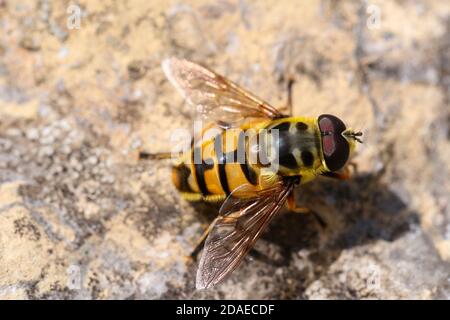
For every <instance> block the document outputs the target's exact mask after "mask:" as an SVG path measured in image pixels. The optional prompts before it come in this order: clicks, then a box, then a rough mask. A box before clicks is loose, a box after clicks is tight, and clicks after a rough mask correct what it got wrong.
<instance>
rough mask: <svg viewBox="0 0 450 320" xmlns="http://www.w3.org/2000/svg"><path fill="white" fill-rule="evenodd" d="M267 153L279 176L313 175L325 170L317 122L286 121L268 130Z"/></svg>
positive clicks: (291, 119)
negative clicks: (275, 165)
mask: <svg viewBox="0 0 450 320" xmlns="http://www.w3.org/2000/svg"><path fill="white" fill-rule="evenodd" d="M267 128H268V129H269V130H268V138H267V150H268V153H269V154H270V153H272V155H271V156H270V158H271V160H272V161H274V160H275V161H277V163H278V164H279V171H278V172H279V174H281V175H286V176H292V175H311V174H314V172H315V171H316V170H318V169H319V168H321V166H322V163H321V157H320V134H319V133H318V130H317V124H316V121H315V119H310V118H286V119H282V120H277V121H276V122H273V123H271V124H270V125H269V126H268V127H267Z"/></svg>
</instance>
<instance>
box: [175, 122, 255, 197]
mask: <svg viewBox="0 0 450 320" xmlns="http://www.w3.org/2000/svg"><path fill="white" fill-rule="evenodd" d="M248 141H249V136H248V135H246V134H245V132H244V131H242V130H241V129H229V130H226V131H224V132H223V133H221V134H218V135H217V136H215V137H214V138H212V139H210V140H207V141H204V142H203V143H202V144H201V145H199V146H197V147H194V148H192V149H191V150H190V151H189V152H187V153H186V154H184V155H183V156H182V157H181V158H180V161H179V163H178V164H176V165H175V166H173V168H172V179H173V182H174V184H175V186H176V188H177V189H178V190H179V191H180V192H181V193H182V194H183V196H185V197H186V198H187V199H188V200H192V201H195V200H206V201H220V200H223V199H224V198H225V197H226V196H227V195H229V194H230V193H231V191H233V190H234V189H235V188H237V187H239V186H240V185H243V184H250V185H252V186H254V187H255V188H258V172H259V169H258V168H257V167H256V166H255V165H252V164H251V163H250V161H249V160H250V159H249V157H248V146H249V143H248Z"/></svg>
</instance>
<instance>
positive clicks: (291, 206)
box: [287, 192, 327, 228]
mask: <svg viewBox="0 0 450 320" xmlns="http://www.w3.org/2000/svg"><path fill="white" fill-rule="evenodd" d="M287 205H288V209H289V211H291V212H294V213H303V214H304V213H311V214H312V215H313V217H314V218H315V219H316V220H317V222H318V223H319V225H320V226H321V227H322V228H325V227H326V226H327V224H326V222H325V221H324V220H323V219H322V217H321V216H320V215H319V214H318V213H317V212H315V211H312V210H311V209H309V208H306V207H297V203H296V202H295V194H294V192H291V193H290V194H289V195H288V198H287Z"/></svg>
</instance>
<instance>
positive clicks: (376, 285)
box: [0, 0, 450, 299]
mask: <svg viewBox="0 0 450 320" xmlns="http://www.w3.org/2000/svg"><path fill="white" fill-rule="evenodd" d="M168 56H177V57H181V58H188V59H191V60H194V61H197V62H201V63H203V64H205V65H208V66H210V67H211V68H212V69H214V70H216V71H218V72H220V73H221V74H223V75H225V76H227V77H228V78H230V79H232V80H233V81H235V82H238V83H239V84H241V85H242V86H244V87H246V88H248V89H249V90H251V91H252V92H254V93H256V94H257V95H259V96H261V97H263V98H264V99H266V100H267V101H269V102H271V103H272V104H273V105H275V106H279V105H282V104H283V103H284V101H285V98H286V90H285V87H286V79H288V78H289V77H293V78H294V79H295V80H296V83H295V85H294V97H293V98H294V105H295V107H294V114H295V115H303V116H311V117H315V116H318V115H320V114H322V113H331V114H335V115H337V116H338V117H340V118H342V119H344V121H345V122H346V123H347V125H348V126H351V127H353V128H354V129H357V130H362V131H363V132H364V144H363V145H359V146H358V147H360V148H359V149H358V151H357V153H356V155H355V157H354V159H353V160H354V162H355V163H356V164H357V165H358V172H357V173H356V174H355V175H354V176H353V178H352V179H351V180H349V181H344V182H342V181H331V180H327V179H318V180H317V181H314V182H312V183H310V184H309V185H305V187H302V188H300V189H299V190H297V198H298V199H297V201H298V203H299V204H300V205H305V206H308V207H310V208H311V209H313V210H315V211H317V212H319V213H320V214H321V216H322V217H323V218H324V219H325V220H326V222H327V226H326V227H325V228H323V227H321V226H320V225H318V224H317V222H316V221H315V220H314V218H313V217H311V216H307V215H305V216H301V215H290V214H289V213H287V212H285V213H284V214H281V215H279V217H277V218H276V219H275V221H274V222H273V223H272V224H271V225H270V227H269V229H268V230H267V232H266V233H265V234H264V235H263V236H262V238H261V239H260V240H259V241H258V243H257V245H256V248H255V250H254V251H252V253H251V254H250V255H249V256H248V257H247V258H246V259H245V260H244V262H243V263H242V265H241V267H240V268H239V269H238V270H236V271H235V272H234V273H233V274H232V276H231V277H230V278H229V279H228V280H227V281H225V282H224V283H223V284H222V285H220V286H218V287H217V288H214V289H212V290H208V291H202V292H198V291H195V289H194V285H195V272H196V265H195V263H194V264H186V261H185V260H184V258H183V257H184V256H185V255H187V254H188V253H189V252H190V251H191V250H192V248H193V246H194V244H195V241H196V240H197V239H198V237H199V236H200V234H201V232H202V231H203V229H204V228H205V227H206V226H207V225H208V223H209V222H210V221H211V220H212V219H213V217H214V216H215V214H216V212H217V208H216V207H214V206H210V205H201V204H200V205H195V206H193V205H191V204H189V203H187V202H185V201H184V200H182V199H181V198H180V196H179V195H178V194H177V192H176V191H175V189H174V187H173V186H172V183H171V179H170V177H171V176H170V169H169V167H170V163H168V162H160V163H157V162H153V161H143V162H142V161H138V160H137V153H138V151H139V150H145V151H150V152H157V151H166V150H168V148H169V147H170V141H171V140H170V137H171V133H172V132H173V131H174V130H175V129H177V128H186V129H189V128H190V127H191V112H190V110H189V107H188V106H187V105H185V103H184V102H183V101H182V99H181V98H180V97H179V96H178V94H177V93H176V91H175V89H174V88H173V87H172V86H171V85H170V84H169V83H168V81H167V80H166V79H165V77H164V75H163V72H162V70H161V67H160V62H161V60H162V59H163V58H165V57H168ZM449 101H450V2H448V1H414V0H410V1H408V0H397V1H387V0H386V1H375V0H374V1H337V0H335V1H325V0H322V1H310V0H308V1H287V0H286V1H284V0H282V1H280V0H276V1H275V0H268V1H249V0H221V1H191V2H183V1H162V0H153V1H146V0H129V1H104V0H102V1H100V0H89V1H87V0H86V1H65V0H63V1H46V0H41V1H37V0H36V1H9V0H0V298H1V299H8V298H9V299H11V298H18V299H48V298H65V299H73V298H77V299H168V298H170V299H182V298H185V299H189V298H221V299H224V298H225V299H231V298H235V299H241V298H246V299H248V298H252V299H259V298H262V299H268V298H281V299H320V298H326V299H361V298H372V299H385V298H417V299H449V298H450V204H449V194H450V182H449V181H450V162H449V158H450V143H449V142H450V127H449V126H450V107H449Z"/></svg>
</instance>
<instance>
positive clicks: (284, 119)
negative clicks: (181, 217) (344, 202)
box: [141, 58, 362, 289]
mask: <svg viewBox="0 0 450 320" xmlns="http://www.w3.org/2000/svg"><path fill="white" fill-rule="evenodd" d="M162 68H163V71H164V73H165V75H166V76H167V78H168V79H169V81H170V82H171V83H172V84H173V85H174V86H175V88H176V89H177V90H178V91H179V93H181V95H182V96H183V97H184V99H185V100H186V101H187V103H188V104H189V105H190V106H192V107H195V108H196V109H197V110H199V109H200V111H201V114H202V115H203V116H205V118H206V119H208V120H209V121H210V122H211V124H212V126H214V127H217V128H219V132H218V133H217V135H215V136H213V137H212V138H208V139H203V140H200V141H199V142H198V143H196V144H195V143H194V142H193V143H192V144H191V148H190V149H189V150H188V151H187V152H184V153H182V154H181V155H180V156H179V158H178V159H177V161H176V163H175V164H174V165H173V167H172V180H173V183H174V185H175V187H176V188H177V189H178V191H179V192H180V193H181V195H182V196H183V197H184V198H185V199H187V200H189V201H207V202H219V201H223V204H222V206H221V208H220V210H219V215H218V216H217V218H215V220H214V221H213V222H212V223H211V224H210V226H209V227H208V228H207V230H206V231H205V233H204V234H203V236H202V238H201V240H200V241H199V245H197V247H196V248H195V250H194V251H193V255H196V254H197V253H198V252H199V250H200V248H201V245H202V243H204V250H203V254H202V256H201V259H200V263H199V267H198V271H197V279H196V288H197V289H205V288H209V287H212V286H214V285H216V284H217V283H219V282H220V281H222V280H223V279H224V278H225V277H227V276H228V275H230V274H231V272H232V271H234V270H235V269H236V268H237V267H238V265H239V264H240V262H241V261H242V259H243V257H244V256H245V255H246V254H247V253H248V251H249V250H250V249H251V248H252V246H253V245H254V244H255V242H256V240H257V239H258V237H259V236H260V235H261V233H262V232H263V230H264V229H265V228H266V226H267V225H268V224H269V222H270V221H271V220H272V219H273V217H274V216H275V215H276V214H277V213H278V212H280V210H281V208H282V207H283V205H284V204H285V203H287V205H288V208H289V210H290V211H294V212H307V211H308V210H307V209H306V208H300V207H297V206H296V203H295V198H294V192H293V191H294V188H295V186H297V185H299V184H304V183H306V182H308V181H311V180H312V179H314V178H315V177H317V176H319V175H323V176H328V177H333V178H338V179H343V178H346V175H347V174H345V173H341V172H338V171H341V169H343V168H344V167H345V165H346V163H347V162H348V159H349V158H350V156H351V154H352V152H353V150H354V148H355V145H356V142H361V140H360V139H359V137H360V136H361V135H362V133H361V132H355V131H353V130H352V129H349V128H347V127H346V126H345V124H344V123H343V122H342V121H341V120H340V119H339V118H337V117H335V116H333V115H330V114H323V115H320V116H319V117H318V118H307V117H292V116H290V115H286V114H283V113H281V112H280V111H279V110H277V109H276V108H274V107H273V106H271V105H270V104H268V103H267V102H265V101H263V100H262V99H260V98H258V97H256V96H255V95H253V94H251V93H250V92H248V91H246V90H244V89H243V88H241V87H239V86H238V85H237V84H235V83H233V82H231V81H229V80H227V79H226V78H224V77H223V76H221V75H219V74H217V73H215V72H213V71H211V70H209V69H207V68H205V67H203V66H200V65H198V64H196V63H193V62H190V61H187V60H182V59H177V58H169V59H166V60H164V61H163V63H162ZM291 87H292V83H290V85H289V88H291ZM289 92H290V90H289ZM290 97H291V95H290V93H289V98H288V102H290V101H291V100H292V99H291V98H290ZM288 104H289V105H290V103H288ZM251 130H253V132H256V135H257V133H259V132H260V131H262V130H268V132H269V133H268V134H267V135H266V136H265V138H264V139H258V138H256V139H251V138H252V137H255V134H253V135H251V134H250V135H247V134H246V133H248V132H249V131H251ZM272 132H277V135H275V134H272ZM257 136H258V135H257ZM258 137H259V136H258ZM252 141H253V142H252ZM269 148H271V150H275V152H270V154H271V159H272V160H273V159H276V160H277V162H278V167H277V170H276V171H275V170H272V169H268V168H267V164H263V163H262V161H261V159H260V158H259V157H258V155H257V156H256V161H253V162H252V161H249V159H250V158H251V156H252V155H253V153H254V152H255V150H257V151H258V152H259V151H263V153H264V151H267V152H266V154H269V152H268V150H267V149H269ZM236 154H240V155H241V159H238V160H236V159H235V158H236V157H230V155H236ZM141 156H142V157H147V158H153V159H163V158H169V157H170V154H169V153H161V154H141ZM195 156H198V157H199V159H200V161H194V158H195ZM253 158H254V157H253Z"/></svg>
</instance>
